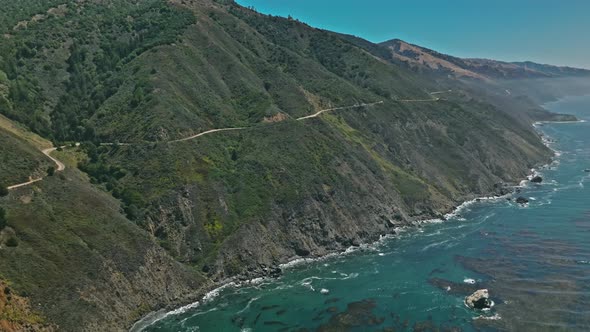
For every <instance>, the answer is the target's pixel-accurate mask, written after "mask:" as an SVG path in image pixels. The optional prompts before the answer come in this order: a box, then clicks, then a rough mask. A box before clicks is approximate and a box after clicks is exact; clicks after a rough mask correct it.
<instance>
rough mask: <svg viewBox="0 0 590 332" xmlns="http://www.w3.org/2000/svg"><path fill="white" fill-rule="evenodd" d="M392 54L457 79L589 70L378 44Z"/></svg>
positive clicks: (584, 73) (402, 44) (579, 73)
mask: <svg viewBox="0 0 590 332" xmlns="http://www.w3.org/2000/svg"><path fill="white" fill-rule="evenodd" d="M379 45H380V46H382V47H385V48H387V49H388V50H389V51H390V52H391V57H392V58H393V59H395V60H397V61H400V62H402V63H405V64H407V65H408V66H410V67H412V68H416V69H419V70H425V71H432V72H437V73H440V74H445V75H452V76H454V77H456V78H473V79H480V80H490V79H523V78H553V77H564V76H590V70H585V69H578V68H571V67H557V66H551V65H543V64H538V63H534V62H530V61H528V62H503V61H496V60H488V59H463V58H458V57H454V56H450V55H446V54H442V53H439V52H436V51H433V50H430V49H428V48H425V47H421V46H417V45H413V44H410V43H407V42H405V41H403V40H400V39H392V40H389V41H386V42H383V43H380V44H379Z"/></svg>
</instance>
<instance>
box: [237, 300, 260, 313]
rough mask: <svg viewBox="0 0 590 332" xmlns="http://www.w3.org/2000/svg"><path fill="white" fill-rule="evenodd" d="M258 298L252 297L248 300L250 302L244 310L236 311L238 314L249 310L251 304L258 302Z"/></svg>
mask: <svg viewBox="0 0 590 332" xmlns="http://www.w3.org/2000/svg"><path fill="white" fill-rule="evenodd" d="M259 298H260V297H253V298H251V299H250V301H248V304H246V306H245V307H244V308H242V310H240V311H238V314H241V313H242V312H244V311H246V310H248V309H250V305H251V304H252V302H254V301H256V300H258V299H259Z"/></svg>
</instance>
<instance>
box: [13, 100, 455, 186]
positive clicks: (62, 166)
mask: <svg viewBox="0 0 590 332" xmlns="http://www.w3.org/2000/svg"><path fill="white" fill-rule="evenodd" d="M447 92H451V90H448V91H436V92H431V93H430V95H432V96H434V95H437V94H441V93H447ZM439 100H441V99H440V98H438V97H436V98H435V97H433V98H432V99H402V100H396V101H397V102H405V103H412V102H433V101H439ZM383 103H384V101H383V100H381V101H377V102H374V103H361V104H355V105H352V106H343V107H334V108H328V109H325V110H320V111H318V112H316V113H314V114H311V115H306V116H302V117H300V118H297V119H296V120H297V121H303V120H307V119H312V118H317V117H318V116H320V115H322V114H323V113H326V112H332V111H340V110H346V109H353V108H359V107H367V106H374V105H379V104H383ZM244 129H248V127H235V128H219V129H210V130H207V131H204V132H202V133H199V134H196V135H192V136H188V137H185V138H180V139H175V140H171V141H167V142H166V143H169V144H170V143H178V142H185V141H190V140H193V139H195V138H199V137H201V136H205V135H208V134H213V133H217V132H222V131H235V130H244ZM154 143H156V142H154ZM78 145H80V143H76V146H78ZM100 145H103V146H113V145H119V146H126V145H132V143H100ZM60 148H65V146H62V147H60ZM57 149H58V148H56V147H53V148H48V149H43V150H41V152H43V154H44V155H46V156H47V157H48V158H49V159H51V160H52V161H53V162H54V163H55V165H56V166H57V168H56V172H62V171H64V170H65V169H66V165H65V164H64V163H62V162H61V161H59V160H57V159H56V158H54V157H52V156H51V153H52V152H53V151H55V150H57ZM43 178H44V177H40V178H36V179H29V181H27V182H23V183H19V184H15V185H11V186H8V187H7V189H8V190H13V189H17V188H21V187H25V186H28V185H31V184H33V183H35V182H39V181H41V180H43Z"/></svg>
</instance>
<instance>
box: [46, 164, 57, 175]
mask: <svg viewBox="0 0 590 332" xmlns="http://www.w3.org/2000/svg"><path fill="white" fill-rule="evenodd" d="M53 174H55V167H53V166H49V167H48V168H47V175H49V176H53Z"/></svg>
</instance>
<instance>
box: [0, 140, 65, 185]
mask: <svg viewBox="0 0 590 332" xmlns="http://www.w3.org/2000/svg"><path fill="white" fill-rule="evenodd" d="M64 147H65V146H62V148H64ZM55 150H57V148H49V149H43V150H41V152H43V154H44V155H46V156H47V157H49V159H51V161H53V162H54V163H55V165H56V166H57V168H56V169H55V171H56V172H61V171H63V170H65V169H66V165H64V163H62V162H61V161H59V160H57V159H55V158H53V157H52V156H51V152H53V151H55ZM41 180H43V178H42V177H41V178H36V179H30V180H29V181H27V182H23V183H19V184H15V185H12V186H8V187H6V189H8V190H13V189H17V188H20V187H24V186H28V185H30V184H33V183H35V182H39V181H41Z"/></svg>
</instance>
